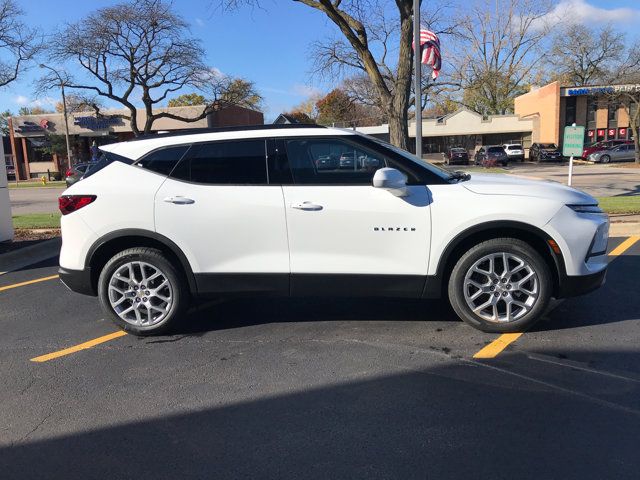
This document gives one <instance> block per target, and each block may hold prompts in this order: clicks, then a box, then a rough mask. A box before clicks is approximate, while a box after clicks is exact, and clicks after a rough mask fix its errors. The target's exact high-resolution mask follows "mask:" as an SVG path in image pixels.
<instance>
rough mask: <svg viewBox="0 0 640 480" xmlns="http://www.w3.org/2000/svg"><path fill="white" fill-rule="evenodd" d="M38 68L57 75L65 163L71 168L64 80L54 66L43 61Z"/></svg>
mask: <svg viewBox="0 0 640 480" xmlns="http://www.w3.org/2000/svg"><path fill="white" fill-rule="evenodd" d="M40 68H46V69H48V70H51V71H52V72H53V73H54V74H55V75H56V77H58V80H59V81H60V90H61V91H62V113H63V115H64V136H65V140H66V142H67V165H68V167H69V168H71V144H70V142H69V119H68V117H67V98H66V97H65V94H64V81H63V80H62V77H61V76H60V74H59V73H58V71H57V70H55V69H54V68H51V67H49V66H48V65H45V64H44V63H41V64H40Z"/></svg>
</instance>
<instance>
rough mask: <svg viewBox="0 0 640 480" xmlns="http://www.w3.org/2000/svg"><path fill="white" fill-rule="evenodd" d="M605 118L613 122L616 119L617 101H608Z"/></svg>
mask: <svg viewBox="0 0 640 480" xmlns="http://www.w3.org/2000/svg"><path fill="white" fill-rule="evenodd" d="M607 109H608V112H607V119H608V120H609V123H611V122H615V121H616V120H617V119H618V104H617V103H609V105H608V106H607Z"/></svg>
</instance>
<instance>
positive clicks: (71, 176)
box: [64, 162, 95, 187]
mask: <svg viewBox="0 0 640 480" xmlns="http://www.w3.org/2000/svg"><path fill="white" fill-rule="evenodd" d="M94 163H95V162H94ZM91 165H92V163H89V162H87V163H84V162H83V163H76V164H75V165H73V166H72V167H71V168H69V169H67V172H66V173H65V178H64V180H65V183H66V184H67V187H70V186H71V185H73V184H74V183H76V182H78V181H80V179H81V178H82V176H83V175H84V174H85V173H86V171H87V169H88V168H89V167H90V166H91Z"/></svg>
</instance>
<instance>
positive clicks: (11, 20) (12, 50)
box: [0, 0, 42, 87]
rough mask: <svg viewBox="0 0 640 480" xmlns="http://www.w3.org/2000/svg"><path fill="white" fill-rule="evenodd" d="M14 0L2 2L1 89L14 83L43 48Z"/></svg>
mask: <svg viewBox="0 0 640 480" xmlns="http://www.w3.org/2000/svg"><path fill="white" fill-rule="evenodd" d="M22 16H23V13H22V10H20V8H19V7H18V4H17V3H16V2H15V1H14V0H0V87H4V86H5V85H7V84H9V83H11V82H13V81H14V80H15V79H16V78H18V75H19V73H20V71H21V70H22V68H23V67H24V65H25V63H26V62H27V61H29V60H31V59H32V58H33V57H34V55H36V53H37V52H38V51H39V49H40V48H41V45H42V44H41V42H40V38H39V33H38V32H37V30H34V29H31V28H29V27H27V26H26V25H25V24H24V22H23V21H22Z"/></svg>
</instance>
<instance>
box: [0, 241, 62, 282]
mask: <svg viewBox="0 0 640 480" xmlns="http://www.w3.org/2000/svg"><path fill="white" fill-rule="evenodd" d="M61 246H62V239H60V238H52V239H50V240H45V241H43V242H40V243H38V244H37V245H32V246H30V247H25V248H20V249H18V250H14V251H12V252H7V253H4V254H2V255H0V275H3V274H5V273H8V272H11V271H14V270H18V269H20V268H24V267H26V266H28V265H33V264H34V263H39V262H42V261H44V260H48V259H50V258H53V257H57V256H58V254H59V253H60V247H61Z"/></svg>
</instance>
